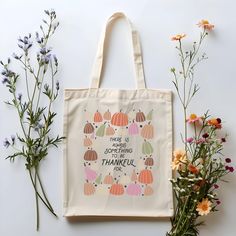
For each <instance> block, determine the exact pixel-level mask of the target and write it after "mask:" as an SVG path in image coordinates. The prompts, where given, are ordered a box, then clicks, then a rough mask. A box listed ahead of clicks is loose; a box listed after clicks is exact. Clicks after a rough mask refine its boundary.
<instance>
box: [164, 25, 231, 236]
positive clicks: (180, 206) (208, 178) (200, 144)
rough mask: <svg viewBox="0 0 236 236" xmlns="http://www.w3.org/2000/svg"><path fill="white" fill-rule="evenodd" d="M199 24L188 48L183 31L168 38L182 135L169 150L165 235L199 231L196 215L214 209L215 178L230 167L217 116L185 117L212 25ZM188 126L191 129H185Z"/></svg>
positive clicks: (199, 224) (220, 176)
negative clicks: (171, 206)
mask: <svg viewBox="0 0 236 236" xmlns="http://www.w3.org/2000/svg"><path fill="white" fill-rule="evenodd" d="M198 25H199V26H200V27H202V28H203V30H202V32H200V38H199V41H198V42H194V43H193V46H192V49H190V50H189V51H185V50H184V48H183V45H182V39H183V38H184V37H185V36H186V35H185V34H182V35H176V36H174V37H173V38H172V40H175V41H177V42H178V46H177V47H176V49H177V51H178V55H179V58H180V70H179V72H178V73H177V72H176V71H177V70H176V69H175V68H172V69H171V73H172V75H173V84H174V86H175V89H176V92H177V95H178V97H179V100H180V103H181V105H182V108H183V116H184V135H182V141H183V144H184V146H185V148H184V150H175V151H174V153H173V156H174V158H173V161H172V169H173V170H176V171H177V176H176V178H174V179H171V180H170V181H171V183H172V186H173V192H174V196H175V200H176V206H175V211H174V217H173V218H172V219H171V223H172V229H171V230H170V231H169V232H168V233H167V234H166V235H167V236H183V235H186V236H187V235H188V236H189V235H193V236H196V235H198V234H199V226H201V225H202V224H203V222H202V221H199V217H200V216H202V215H207V214H209V213H210V212H214V211H217V206H218V205H219V204H220V200H219V199H218V197H217V189H218V188H219V185H218V183H219V181H220V180H222V178H223V177H224V176H226V175H227V174H229V173H231V172H233V171H234V167H233V166H231V165H230V163H231V159H230V158H225V157H224V155H223V153H222V151H223V148H224V143H225V142H226V136H224V137H219V133H218V130H219V129H221V128H222V121H221V119H220V118H212V117H211V116H210V115H209V114H208V112H206V113H205V114H204V115H203V116H197V115H195V114H191V115H190V117H189V118H187V113H188V107H189V105H190V103H191V101H192V99H193V98H194V97H195V95H196V93H197V92H198V90H199V86H198V84H196V83H195V81H194V69H195V67H196V66H197V65H198V64H199V63H200V62H201V61H203V60H205V59H207V57H206V54H205V53H204V54H202V55H201V56H200V57H199V55H198V54H199V49H200V48H201V45H202V43H203V41H204V39H205V37H206V36H207V35H208V31H209V30H211V29H212V28H213V27H214V26H213V25H211V24H210V23H209V22H208V21H206V20H202V21H201V22H200V23H199V24H198ZM188 125H190V126H191V132H190V131H189V130H188Z"/></svg>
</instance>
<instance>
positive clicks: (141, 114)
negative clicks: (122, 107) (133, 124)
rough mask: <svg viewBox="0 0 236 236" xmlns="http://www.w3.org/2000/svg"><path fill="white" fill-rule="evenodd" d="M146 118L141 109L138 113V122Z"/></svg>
mask: <svg viewBox="0 0 236 236" xmlns="http://www.w3.org/2000/svg"><path fill="white" fill-rule="evenodd" d="M145 120H146V118H145V115H144V113H143V112H142V111H140V110H139V111H138V112H137V113H136V121H137V122H144V121H145Z"/></svg>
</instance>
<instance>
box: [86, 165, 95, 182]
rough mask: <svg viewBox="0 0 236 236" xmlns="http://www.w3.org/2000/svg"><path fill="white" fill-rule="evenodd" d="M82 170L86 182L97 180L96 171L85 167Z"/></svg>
mask: <svg viewBox="0 0 236 236" xmlns="http://www.w3.org/2000/svg"><path fill="white" fill-rule="evenodd" d="M84 170H85V176H86V179H87V180H89V181H94V180H95V179H96V178H97V173H96V171H94V170H92V169H91V168H89V167H87V166H85V168H84Z"/></svg>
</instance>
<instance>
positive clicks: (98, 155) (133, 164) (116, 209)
mask: <svg viewBox="0 0 236 236" xmlns="http://www.w3.org/2000/svg"><path fill="white" fill-rule="evenodd" d="M118 18H124V19H125V20H126V21H127V23H128V25H129V28H130V30H131V36H132V37H131V38H132V43H133V52H134V64H135V71H136V82H137V88H136V89H134V90H119V89H105V88H100V87H99V85H100V79H101V72H102V67H103V51H104V40H105V37H106V34H107V28H108V26H109V25H111V23H112V22H113V21H115V20H116V19H118ZM127 79H128V78H127ZM64 136H65V137H66V139H65V146H64V163H63V164H64V216H66V217H70V216H127V217H169V216H172V214H173V199H172V188H171V184H170V182H169V178H171V176H172V171H171V156H172V99H171V91H168V90H159V89H148V88H146V85H145V80H144V72H143V62H142V53H141V46H140V42H139V37H138V33H137V31H136V30H135V29H134V28H133V26H132V24H131V22H130V21H129V20H128V19H127V17H126V16H125V15H124V14H123V13H115V14H113V15H112V16H111V17H110V18H109V19H108V22H107V24H106V26H105V28H104V30H103V32H102V37H101V41H100V43H99V47H98V53H97V56H96V60H95V64H94V68H93V71H92V81H91V86H90V88H86V89H65V100H64Z"/></svg>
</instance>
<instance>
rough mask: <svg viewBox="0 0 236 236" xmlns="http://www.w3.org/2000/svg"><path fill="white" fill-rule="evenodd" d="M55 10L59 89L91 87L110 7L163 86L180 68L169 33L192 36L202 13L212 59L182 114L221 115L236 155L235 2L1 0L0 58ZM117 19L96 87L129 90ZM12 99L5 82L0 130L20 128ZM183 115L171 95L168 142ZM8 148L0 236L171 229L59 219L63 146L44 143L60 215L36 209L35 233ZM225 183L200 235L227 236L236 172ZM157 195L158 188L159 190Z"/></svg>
mask: <svg viewBox="0 0 236 236" xmlns="http://www.w3.org/2000/svg"><path fill="white" fill-rule="evenodd" d="M49 8H54V9H55V10H56V11H57V15H58V19H59V21H60V23H61V24H60V28H59V30H58V32H57V33H56V35H55V37H54V39H53V40H52V41H51V42H50V43H51V45H52V46H53V48H54V50H55V52H56V54H57V56H58V58H59V61H60V73H59V74H58V79H59V80H60V83H61V87H62V88H65V87H71V88H74V87H88V86H89V84H90V80H89V77H90V72H91V67H92V64H93V60H94V56H95V53H96V47H97V43H98V39H99V33H100V31H101V29H102V26H103V24H104V23H105V20H106V19H107V17H109V16H110V15H111V14H112V13H113V12H115V11H124V12H125V13H126V14H127V15H128V16H129V18H130V19H131V20H132V21H133V23H134V25H135V26H136V28H137V29H138V31H139V32H140V36H141V40H142V48H143V54H144V64H145V74H146V82H147V86H148V87H150V88H169V89H173V86H172V84H171V74H170V68H171V67H172V66H178V59H177V52H176V50H175V43H174V42H172V41H170V37H171V36H172V35H173V34H176V33H182V32H183V33H186V34H187V35H188V37H187V38H186V39H185V41H186V43H187V44H189V43H190V42H191V41H192V40H195V39H196V38H197V36H198V34H199V29H198V28H197V26H196V23H197V22H198V21H199V20H201V19H203V18H207V19H209V20H210V21H211V22H212V23H214V24H215V25H216V27H215V30H214V32H213V33H212V34H211V35H210V36H209V37H208V39H207V40H206V42H205V43H204V51H205V52H207V55H208V57H209V59H208V61H205V62H203V63H202V64H201V65H200V66H199V67H198V70H197V71H196V79H197V81H198V83H199V85H200V87H201V90H200V92H199V93H198V96H197V97H196V98H195V100H194V102H193V103H192V105H191V107H190V110H189V113H191V112H196V113H198V114H199V115H200V114H202V113H204V112H205V111H206V110H207V109H210V112H211V113H212V114H213V115H214V116H216V117H221V118H222V119H223V121H224V127H225V130H226V132H227V133H228V134H229V138H228V142H227V144H226V148H225V154H226V155H228V156H230V157H232V159H234V162H236V158H235V154H236V148H235V143H236V123H235V117H236V111H235V103H234V102H235V100H236V95H235V89H236V78H235V63H236V54H235V51H236V48H235V42H236V30H235V25H236V17H235V8H236V3H235V1H234V0H227V1H223V0H207V1H205V0H204V1H203V0H198V1H195V0H188V1H184V0H178V1H177V0H162V1H161V0H149V1H148V0H139V1H137V0H126V1H125V0H119V1H115V0H99V1H96V0H86V1H81V0H74V1H72V0H70V1H69V0H67V1H65V0H64V1H56V0H55V1H54V0H53V1H52V0H50V1H49V0H41V1H29V0H28V1H26V0H18V1H17V0H15V1H14V0H7V1H3V0H0V58H1V59H5V58H7V57H8V56H10V55H11V54H12V52H14V51H15V52H17V51H18V48H17V38H18V36H20V35H24V34H26V33H28V32H35V31H36V30H38V27H39V24H41V19H42V17H43V10H44V9H49ZM127 28H128V27H127V26H126V25H125V23H124V21H119V22H117V24H115V27H114V30H113V32H112V36H111V37H110V39H111V42H110V44H109V49H110V50H109V52H108V53H107V58H108V59H107V61H106V62H107V63H106V65H107V67H106V71H105V77H104V80H103V82H102V86H103V87H115V88H133V87H134V85H135V83H134V71H133V63H132V51H131V40H130V37H129V36H130V35H129V34H128V30H127ZM8 98H9V94H8V93H7V90H6V88H5V87H4V86H3V85H1V86H0V101H1V103H0V121H1V122H0V138H1V140H3V139H4V137H6V136H9V135H10V134H12V133H15V132H16V130H19V126H18V121H17V120H16V119H15V113H14V111H13V110H11V109H9V108H8V107H7V106H5V105H4V103H3V101H4V100H7V99H8ZM62 104H63V93H62V91H61V94H60V97H59V99H58V101H57V103H56V104H55V107H54V108H55V110H56V111H57V112H58V116H57V117H56V119H55V123H54V130H53V132H55V133H57V132H59V133H60V134H62V111H63V106H62ZM182 120H183V117H182V112H181V110H180V105H179V101H178V99H177V97H176V96H175V99H174V130H175V147H178V146H180V145H181V142H180V141H179V140H180V136H179V134H180V132H181V130H182V128H183V127H182V126H183V122H182ZM6 154H7V152H6V150H5V149H4V148H3V147H2V146H1V148H0V157H1V158H0V235H4V236H15V235H24V236H33V235H44V236H52V235H57V236H66V235H70V236H75V235H80V236H85V235H86V236H90V235H99V236H100V235H104V236H108V235H113V236H118V235H130V234H132V235H136V236H143V235H160V236H162V235H165V232H166V231H167V230H168V229H169V228H170V223H169V221H168V220H158V221H156V222H149V221H147V222H135V221H133V222H125V221H119V222H112V221H110V222H92V223H91V222H90V223H89V222H69V221H67V220H66V219H64V218H63V217H62V194H61V193H62V148H61V147H60V148H59V150H51V151H50V153H49V156H48V158H47V160H45V161H44V162H43V163H42V168H41V173H42V175H43V180H44V183H45V186H46V190H47V193H48V196H49V199H51V201H52V203H53V205H54V206H55V209H56V212H57V213H58V214H59V216H60V217H59V219H55V218H53V217H52V216H51V215H49V214H48V213H47V211H46V210H45V208H44V207H43V206H42V207H41V212H40V215H41V227H40V232H39V233H37V232H35V205H34V204H35V201H34V195H33V190H32V187H31V185H30V182H29V178H28V175H27V172H26V171H25V169H24V163H23V160H17V161H16V162H15V163H14V164H12V163H9V162H8V161H6V160H4V157H5V156H6ZM227 180H229V181H230V183H228V184H223V185H221V186H220V190H219V197H220V199H221V201H222V205H221V206H220V207H219V209H220V211H219V212H216V213H213V214H211V215H209V217H207V219H206V223H207V226H204V227H202V228H201V230H200V233H201V235H203V236H210V235H214V236H220V235H226V236H233V235H235V232H236V225H235V212H236V204H235V197H236V178H235V175H231V176H228V177H227ZM160 194H161V193H160Z"/></svg>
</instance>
